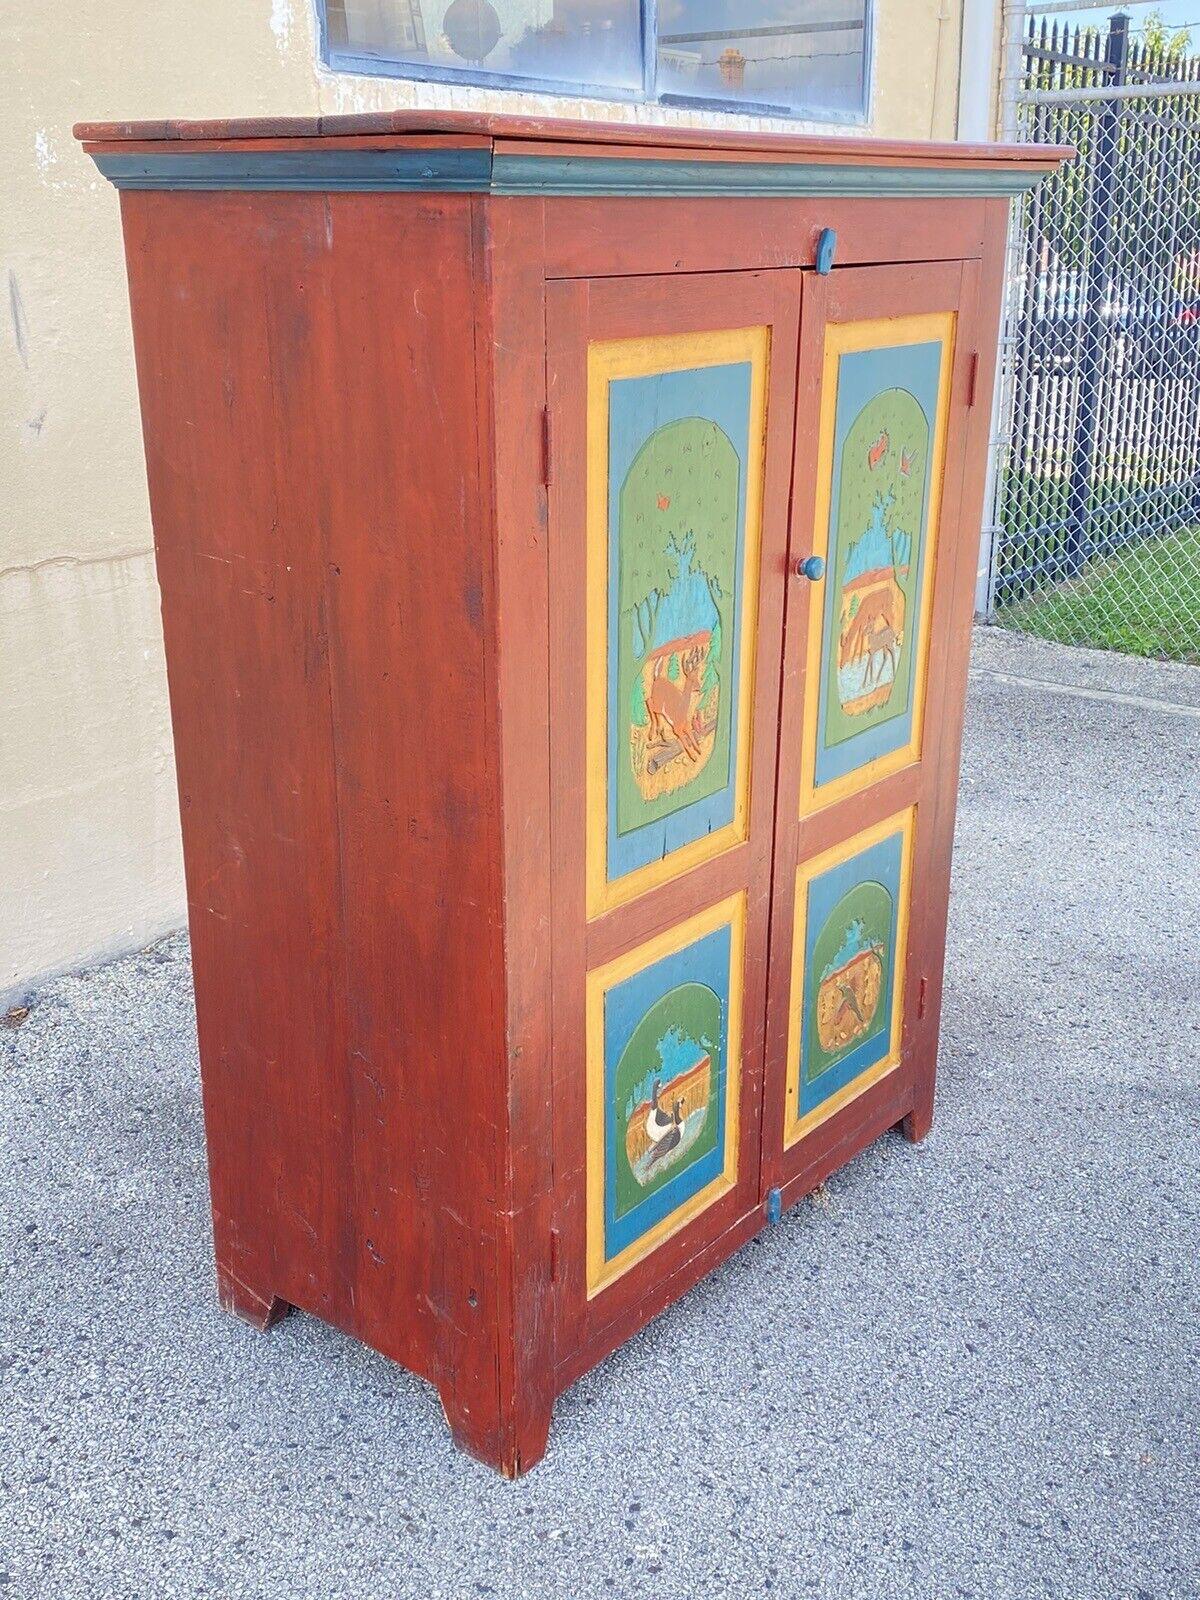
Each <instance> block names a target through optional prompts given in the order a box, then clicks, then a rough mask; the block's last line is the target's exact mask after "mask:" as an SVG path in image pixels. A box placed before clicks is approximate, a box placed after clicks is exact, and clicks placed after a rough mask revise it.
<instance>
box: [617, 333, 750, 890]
mask: <svg viewBox="0 0 1200 1600" xmlns="http://www.w3.org/2000/svg"><path fill="white" fill-rule="evenodd" d="M750 382H751V370H750V363H749V362H737V363H733V364H730V365H727V366H720V367H702V368H695V369H690V370H687V371H679V372H666V373H660V374H654V375H652V376H649V377H643V378H620V379H616V380H614V381H613V382H612V383H611V384H610V386H609V458H608V495H609V500H608V506H609V509H608V652H607V658H608V730H607V791H608V829H607V833H608V858H607V872H608V878H609V881H610V882H613V881H615V880H617V879H619V878H621V877H624V876H625V875H626V874H628V873H630V872H633V871H636V869H637V868H639V867H644V866H646V865H647V864H648V863H650V862H651V861H657V860H660V859H661V858H662V857H663V856H665V855H668V854H669V853H670V852H671V851H673V850H677V849H679V848H680V847H681V846H682V845H685V844H689V843H691V842H692V841H693V840H695V839H700V838H703V837H704V835H705V834H708V833H711V832H713V831H714V829H717V828H720V827H724V826H725V825H726V824H728V823H729V822H731V821H732V820H733V811H734V789H735V780H736V773H737V754H738V751H737V731H738V705H739V698H740V695H741V684H740V683H739V681H738V680H739V666H740V661H741V628H742V611H743V596H742V594H741V573H742V565H743V557H744V551H745V521H746V471H745V464H746V460H747V457H748V453H749V444H750V436H749V427H750ZM695 419H702V421H703V422H704V423H707V424H710V425H711V429H712V430H713V434H712V437H713V438H714V439H717V440H718V441H723V443H721V449H722V451H723V452H725V454H726V462H725V464H724V466H723V470H724V473H725V478H724V481H723V483H722V484H721V485H717V484H715V483H714V485H713V489H714V493H713V494H712V495H710V496H707V497H706V503H705V504H704V505H702V506H701V507H700V515H701V516H702V517H706V518H708V517H711V518H713V519H715V518H716V517H717V515H718V501H717V494H716V492H715V491H716V490H717V489H718V488H720V489H721V490H722V491H723V492H725V491H728V490H730V489H732V485H730V484H729V482H728V479H729V477H730V476H731V475H732V474H734V473H736V501H735V503H736V512H735V518H736V522H735V526H734V528H733V529H731V530H730V533H731V534H732V540H731V543H732V550H729V549H728V546H727V545H725V546H723V548H724V550H725V552H726V553H725V557H724V559H723V560H722V561H721V562H720V566H721V571H720V572H719V573H714V572H713V571H712V570H706V563H707V562H709V559H710V558H709V557H708V555H707V554H706V551H708V550H711V549H712V548H713V546H714V544H715V543H716V542H717V540H718V535H717V534H716V533H714V532H712V530H710V529H709V528H708V527H707V525H706V526H703V527H701V526H696V525H693V526H692V527H690V528H685V527H684V526H683V525H682V524H680V525H679V526H678V527H676V526H675V524H676V522H677V521H678V515H677V512H678V505H679V502H678V500H677V501H676V504H675V505H674V506H671V505H668V506H667V507H665V508H664V510H663V512H662V514H661V516H658V515H655V514H654V513H653V512H651V513H650V514H649V515H648V520H647V521H646V522H645V523H642V522H640V520H635V517H634V514H633V513H632V512H630V511H629V509H628V506H627V512H626V519H625V526H624V527H623V525H622V514H621V513H622V493H623V491H624V490H625V489H626V485H627V480H629V479H630V474H631V470H632V469H633V468H634V466H635V463H638V462H643V463H644V462H645V461H646V460H648V459H649V457H648V456H647V454H646V452H647V450H652V449H653V448H654V446H655V441H656V440H661V439H670V438H672V437H673V434H672V425H673V424H680V423H685V422H692V421H694V420H695ZM710 442H711V441H710ZM680 448H681V449H682V446H681V447H680ZM710 459H711V458H710ZM699 460H700V456H699V453H697V454H696V455H694V456H689V457H684V456H682V455H680V457H679V459H678V460H677V461H675V462H674V463H673V464H668V465H666V466H664V468H663V470H664V472H667V473H677V474H678V476H670V477H667V476H664V477H663V479H662V488H663V490H664V491H666V493H665V494H664V498H665V499H667V500H670V499H671V491H672V486H673V485H675V484H680V483H681V480H682V478H683V475H684V473H685V472H691V471H692V470H693V466H692V463H694V462H699ZM695 470H700V468H698V467H697V468H696V469H695ZM711 470H712V471H714V472H718V473H719V472H720V471H721V470H722V468H721V467H714V468H712V469H711ZM660 503H661V502H660ZM695 520H696V519H693V523H695ZM689 535H695V536H697V541H696V542H697V545H698V554H697V556H696V557H695V558H693V557H692V555H691V554H690V551H689V552H688V553H685V555H684V556H683V557H682V558H676V559H675V563H674V565H675V568H676V570H677V577H676V579H675V581H674V582H673V583H671V584H670V586H669V588H668V589H667V591H666V592H665V593H663V594H660V595H659V596H658V610H657V613H656V625H655V629H654V631H653V637H648V638H646V639H642V638H640V637H638V638H637V639H636V641H635V640H633V639H632V637H631V636H632V634H633V632H634V630H635V628H636V626H637V624H636V619H635V618H634V617H633V616H632V615H631V614H630V612H629V610H628V609H626V610H625V611H623V610H622V608H621V563H622V542H623V541H624V542H625V548H626V559H630V558H631V557H632V556H633V555H635V554H637V553H638V551H639V550H640V548H641V547H644V546H650V545H652V546H653V550H652V555H653V557H654V558H656V559H657V558H661V557H664V556H665V555H666V552H667V551H668V549H675V548H679V547H680V546H686V545H687V540H688V538H689ZM668 540H676V541H678V543H677V544H676V545H669V544H668ZM660 544H661V546H662V549H659V545H660ZM685 563H686V564H687V565H686V569H685ZM661 564H664V565H665V563H661ZM714 579H715V582H714ZM661 581H663V582H665V579H664V580H661ZM710 589H711V591H712V594H711V595H710ZM712 595H715V599H714V598H712ZM639 598H641V596H640V593H639ZM705 608H707V612H708V613H709V614H702V613H703V612H704V610H705ZM718 609H719V611H720V614H721V620H722V623H723V626H722V627H721V630H720V632H721V634H723V635H724V637H720V669H719V670H720V691H719V699H720V704H719V708H718V712H717V717H718V733H717V737H716V740H715V742H714V746H713V749H712V751H711V753H710V754H709V755H708V756H707V762H708V763H709V765H708V766H707V770H705V768H704V767H701V766H699V765H698V764H697V770H696V771H695V774H694V775H692V774H691V772H690V771H685V772H684V773H683V774H682V775H683V777H684V778H685V779H686V783H685V786H683V787H680V788H677V789H675V790H674V791H673V792H664V793H663V794H662V795H661V796H660V797H658V798H655V799H650V798H646V799H644V800H643V799H640V798H636V797H635V798H634V800H633V801H632V802H630V801H629V800H628V799H627V798H626V799H624V803H623V796H628V794H629V793H630V792H631V791H632V789H633V784H634V779H633V778H632V777H631V774H630V771H629V768H630V761H631V754H630V745H631V710H630V698H631V690H632V684H631V672H630V670H629V668H628V667H627V666H626V665H625V664H626V663H629V662H631V661H637V660H646V659H648V655H649V652H651V650H652V648H653V647H658V648H660V649H661V648H662V647H663V646H664V645H668V644H669V643H670V640H671V638H672V637H674V636H676V635H678V636H679V637H681V638H686V637H688V636H693V635H695V634H696V633H697V632H698V631H700V630H703V629H707V630H708V631H709V632H710V633H712V631H713V623H714V619H715V618H716V616H717V611H718ZM668 619H672V620H671V621H668ZM622 630H624V632H622ZM667 667H668V668H674V671H675V673H676V675H677V674H678V670H679V662H678V655H676V656H675V657H673V658H671V659H669V660H668V662H667ZM649 670H652V669H649ZM642 714H643V715H644V713H642ZM675 765H676V766H678V767H681V768H686V767H687V762H686V759H685V758H684V757H680V758H679V759H678V760H677V762H676V763H675ZM689 789H690V790H691V791H692V792H693V793H694V794H696V796H697V798H695V799H693V800H690V801H689V799H688V793H689ZM642 817H645V818H646V820H645V821H641V818H642ZM637 823H640V825H636V824H637Z"/></svg>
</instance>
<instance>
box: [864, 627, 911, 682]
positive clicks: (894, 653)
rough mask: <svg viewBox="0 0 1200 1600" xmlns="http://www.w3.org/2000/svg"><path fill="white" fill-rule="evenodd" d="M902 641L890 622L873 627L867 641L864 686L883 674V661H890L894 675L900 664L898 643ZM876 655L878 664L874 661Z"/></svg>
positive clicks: (877, 679) (876, 680)
mask: <svg viewBox="0 0 1200 1600" xmlns="http://www.w3.org/2000/svg"><path fill="white" fill-rule="evenodd" d="M902 642H903V641H902V640H901V638H900V635H899V634H898V633H897V632H896V630H895V628H893V627H892V625H891V623H890V622H882V623H880V625H879V626H878V627H877V628H876V629H875V632H874V633H873V634H872V635H871V637H870V639H868V641H867V666H866V671H865V672H864V673H863V687H864V688H866V687H867V685H868V684H872V683H878V682H879V680H880V678H882V676H883V664H884V662H885V661H890V662H891V663H892V676H893V677H895V675H896V668H897V667H898V666H899V664H900V645H901V643H902ZM877 656H878V657H879V664H878V666H877V665H876V661H875V658H876V657H877Z"/></svg>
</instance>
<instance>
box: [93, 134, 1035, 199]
mask: <svg viewBox="0 0 1200 1600" xmlns="http://www.w3.org/2000/svg"><path fill="white" fill-rule="evenodd" d="M95 161H96V165H97V166H98V167H99V169H100V171H101V172H102V173H103V174H104V176H105V177H106V178H108V179H109V180H110V181H111V182H112V183H114V184H115V185H116V186H117V188H118V189H210V190H211V189H235V190H236V189H285V190H286V189H300V190H305V189H307V190H324V191H336V190H358V191H367V190H372V191H373V190H380V191H389V190H398V191H406V192H412V191H418V192H433V193H437V192H450V193H469V194H498V195H645V196H670V195H675V196H686V195H692V196H697V197H704V196H726V197H733V196H738V195H741V196H749V195H760V196H780V197H785V198H805V197H814V198H815V197H819V196H840V197H842V198H857V197H860V196H862V197H868V196H880V195H892V196H913V197H917V196H930V197H934V196H940V197H942V198H948V197H950V198H953V197H957V198H991V197H993V196H997V195H999V196H1004V195H1017V194H1022V193H1023V192H1024V191H1025V190H1026V189H1031V188H1033V186H1034V185H1035V184H1036V183H1037V182H1039V180H1040V179H1041V178H1042V177H1043V176H1044V174H1043V173H1041V172H1039V171H1036V170H1035V171H1030V170H1029V169H1028V168H1025V167H990V168H982V167H881V166H874V165H871V164H869V163H864V164H859V163H857V162H854V163H851V162H844V163H817V162H811V161H805V160H803V159H801V160H796V161H719V160H718V161H695V160H688V159H686V158H680V157H674V156H665V157H662V156H591V155H523V154H521V153H519V152H513V153H509V152H500V153H494V152H493V151H492V150H490V149H488V148H486V147H470V148H463V149H453V148H451V149H442V150H429V149H424V150H406V149H405V148H404V147H403V146H395V147H392V148H390V149H379V150H321V149H313V148H311V147H310V148H308V149H304V150H262V151H254V150H219V149H218V150H211V151H194V152H193V151H179V150H171V149H170V148H169V146H168V147H167V148H164V149H163V150H162V151H158V150H154V151H149V152H143V153H140V154H133V153H130V154H125V153H123V152H111V151H106V152H100V153H98V154H97V155H96V156H95Z"/></svg>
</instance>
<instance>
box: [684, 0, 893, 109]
mask: <svg viewBox="0 0 1200 1600" xmlns="http://www.w3.org/2000/svg"><path fill="white" fill-rule="evenodd" d="M866 11H867V3H866V0H659V3H658V92H659V94H660V95H667V96H686V97H687V98H689V99H692V98H694V99H702V100H725V101H729V100H744V101H748V102H751V101H752V102H753V103H754V105H755V106H756V107H769V108H771V109H773V110H777V111H780V112H783V113H795V112H797V111H804V112H810V113H813V114H815V115H818V116H819V115H820V114H821V113H822V112H834V113H842V114H845V113H853V112H861V111H862V109H863V101H864V94H863V79H864V57H865V53H866V51H865V43H866V36H867V35H866Z"/></svg>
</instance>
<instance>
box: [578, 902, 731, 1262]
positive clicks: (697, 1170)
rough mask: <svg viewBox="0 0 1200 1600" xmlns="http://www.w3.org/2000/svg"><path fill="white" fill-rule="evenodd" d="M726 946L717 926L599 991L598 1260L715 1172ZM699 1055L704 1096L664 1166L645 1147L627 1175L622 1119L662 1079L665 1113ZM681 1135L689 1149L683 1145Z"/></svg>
mask: <svg viewBox="0 0 1200 1600" xmlns="http://www.w3.org/2000/svg"><path fill="white" fill-rule="evenodd" d="M731 947H732V930H731V929H730V928H729V927H728V926H726V927H723V928H717V929H716V930H715V931H714V932H712V933H709V934H705V935H704V937H703V938H700V939H698V940H696V942H695V943H694V944H690V945H687V946H685V947H684V948H683V949H682V950H678V951H675V952H673V953H672V954H671V955H668V956H664V957H663V958H662V959H661V960H660V961H656V962H654V963H653V964H652V965H650V966H648V967H646V968H644V969H643V970H642V971H641V972H636V973H634V974H633V975H632V977H629V978H626V979H625V980H624V981H623V982H621V983H618V984H614V986H613V987H612V988H611V989H609V990H608V992H607V993H606V994H605V997H604V1116H605V1125H604V1158H605V1179H604V1253H605V1259H606V1260H612V1258H613V1257H614V1256H616V1255H618V1254H619V1253H620V1252H621V1251H622V1250H624V1249H626V1248H627V1246H629V1245H630V1244H632V1243H634V1241H635V1240H637V1239H639V1238H641V1236H642V1235H643V1234H644V1233H646V1232H647V1231H648V1230H649V1229H650V1228H652V1227H654V1225H655V1224H656V1223H658V1222H661V1221H662V1220H663V1218H664V1217H668V1216H670V1215H671V1213H672V1212H673V1211H676V1210H677V1209H678V1208H679V1207H680V1206H681V1205H684V1204H685V1203H686V1202H687V1201H688V1200H690V1199H691V1198H692V1197H693V1196H694V1195H696V1194H698V1193H699V1192H700V1191H701V1190H702V1189H703V1188H705V1187H706V1186H707V1185H708V1184H709V1183H711V1182H712V1181H713V1179H714V1178H717V1177H719V1176H720V1174H721V1173H722V1172H723V1171H724V1169H725V1164H726V1148H725V1143H726V1138H725V1136H726V1121H725V1092H726V1081H727V1073H728V1069H729V1063H728V1059H727V1058H728V1053H729V1050H728V1046H729V980H730V954H731ZM706 1056H707V1058H708V1060H709V1063H710V1066H709V1074H708V1083H707V1090H706V1097H705V1099H704V1103H703V1105H701V1104H699V1103H698V1101H697V1100H696V1098H695V1097H693V1102H692V1105H691V1108H690V1109H689V1110H688V1114H687V1116H686V1117H685V1119H684V1122H683V1124H682V1125H681V1134H682V1137H681V1140H680V1143H679V1146H678V1147H677V1151H673V1152H671V1153H670V1155H671V1157H672V1158H674V1159H673V1164H672V1166H671V1167H668V1168H666V1170H665V1171H664V1172H662V1173H658V1172H656V1170H655V1168H654V1165H653V1161H654V1155H655V1151H654V1149H653V1147H651V1148H650V1149H649V1150H648V1153H647V1156H646V1157H645V1158H643V1163H641V1164H639V1175H638V1176H636V1177H635V1175H634V1171H633V1167H632V1165H631V1164H630V1163H629V1161H628V1148H627V1138H628V1136H629V1125H630V1122H631V1121H634V1122H635V1124H636V1123H637V1122H639V1121H640V1119H639V1118H638V1111H639V1110H643V1108H644V1107H645V1104H646V1096H647V1094H648V1093H649V1092H650V1089H651V1086H652V1084H653V1083H654V1082H658V1083H659V1084H660V1085H662V1088H663V1099H664V1102H665V1109H666V1111H667V1112H668V1113H669V1112H670V1109H671V1105H672V1103H673V1102H672V1089H671V1085H672V1084H677V1083H679V1082H680V1081H681V1079H686V1078H687V1075H688V1073H689V1071H694V1070H695V1069H696V1067H697V1064H698V1063H699V1064H701V1065H702V1063H703V1060H704V1058H705V1057H706ZM685 1109H686V1108H685ZM643 1114H644V1112H643ZM697 1118H698V1119H699V1126H698V1127H697V1126H696V1121H697ZM634 1136H635V1137H636V1131H635V1135H634ZM689 1138H690V1139H691V1141H692V1142H691V1144H690V1147H689V1146H688V1145H687V1144H686V1143H685V1142H684V1141H686V1140H688V1139H689ZM646 1163H649V1164H650V1166H649V1170H648V1171H647V1170H645V1164H646ZM664 1178H665V1181H664ZM631 1194H632V1196H633V1197H634V1198H633V1200H632V1203H631V1202H630V1196H631ZM643 1194H644V1197H641V1196H643Z"/></svg>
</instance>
